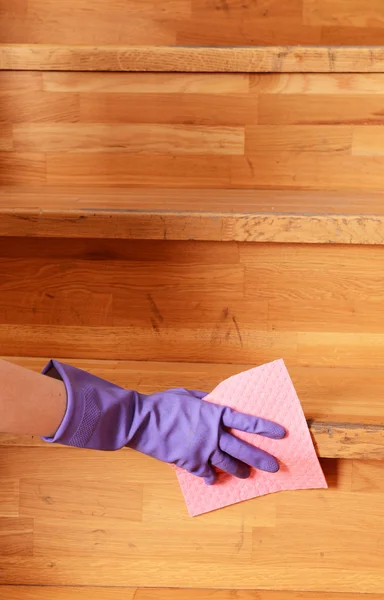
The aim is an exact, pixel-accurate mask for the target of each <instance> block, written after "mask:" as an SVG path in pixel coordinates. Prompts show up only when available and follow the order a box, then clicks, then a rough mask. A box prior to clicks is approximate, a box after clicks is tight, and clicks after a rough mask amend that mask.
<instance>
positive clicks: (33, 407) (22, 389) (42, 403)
mask: <svg viewBox="0 0 384 600" xmlns="http://www.w3.org/2000/svg"><path fill="white" fill-rule="evenodd" d="M66 403H67V394H66V389H65V385H64V383H63V382H62V381H59V380H57V379H53V378H51V377H47V376H46V375H40V374H39V373H35V372H34V371H30V370H29V369H25V368H24V367H20V366H18V365H14V364H12V363H9V362H6V361H4V360H0V431H1V432H3V433H15V434H30V435H40V436H48V437H49V436H52V435H53V434H54V433H55V431H56V430H57V429H58V427H59V425H60V423H61V421H62V420H63V417H64V414H65V409H66Z"/></svg>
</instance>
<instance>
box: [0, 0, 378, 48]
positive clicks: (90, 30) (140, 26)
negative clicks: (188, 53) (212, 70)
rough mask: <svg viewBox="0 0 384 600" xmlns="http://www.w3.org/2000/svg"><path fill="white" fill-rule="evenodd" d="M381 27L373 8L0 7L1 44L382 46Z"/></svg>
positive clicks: (296, 2)
mask: <svg viewBox="0 0 384 600" xmlns="http://www.w3.org/2000/svg"><path fill="white" fill-rule="evenodd" d="M85 17H86V20H85V19H84V18H85ZM383 22H384V12H383V7H382V5H381V3H380V2H379V1H378V0H366V1H365V2H362V0H350V1H349V2H343V1H342V0H337V1H335V2H332V1H330V0H327V1H323V0H322V1H320V0H281V1H280V2H276V0H263V2H257V3H255V2H253V1H251V0H243V1H242V2H239V1H238V0H227V1H226V2H225V3H222V2H219V1H216V0H167V1H165V2H162V3H161V5H159V3H157V2H154V1H153V0H144V1H143V2H139V1H138V0H126V1H125V2H122V1H121V0H111V2H110V3H109V5H108V10H107V8H106V5H105V4H103V3H102V2H100V1H97V2H91V1H90V0H78V1H74V0H71V1H69V2H65V1H64V0H56V1H53V0H49V1H48V0H29V2H27V0H14V1H13V2H12V4H10V3H9V2H7V1H6V0H2V3H1V5H0V24H1V28H0V31H1V33H0V42H2V43H30V44H39V43H40V44H57V40H60V41H61V43H62V44H69V45H78V44H92V45H103V44H128V45H130V44H140V45H147V44H152V45H164V44H167V45H169V44H172V45H174V44H176V45H181V46H185V45H192V46H202V45H206V46H231V45H232V46H236V45H237V46H247V45H250V46H262V45H276V44H277V45H285V44H290V45H306V44H309V45H321V44H335V45H364V44H371V45H381V44H382V42H383Z"/></svg>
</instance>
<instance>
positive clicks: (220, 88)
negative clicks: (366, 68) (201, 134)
mask: <svg viewBox="0 0 384 600" xmlns="http://www.w3.org/2000/svg"><path fill="white" fill-rule="evenodd" d="M9 73H11V74H12V75H13V77H15V76H17V75H19V76H20V75H23V76H24V77H25V76H28V75H36V74H37V75H39V76H40V77H42V81H43V89H44V90H45V91H47V92H60V93H62V92H82V93H88V94H89V93H102V94H160V95H163V94H183V95H184V97H185V96H186V95H188V94H194V95H200V94H214V95H215V97H216V96H223V95H227V94H246V93H247V92H248V90H249V75H248V74H239V73H216V74H215V76H214V77H212V75H211V74H210V73H196V74H192V73H118V72H116V73H113V72H109V73H108V72H107V73H97V72H92V71H88V72H80V73H77V72H65V71H44V72H40V73H38V72H36V71H0V85H3V86H4V87H6V86H5V81H4V83H3V84H2V76H4V75H5V76H6V75H8V74H9ZM370 77H372V76H370ZM376 77H379V78H380V77H381V76H380V75H379V76H377V75H376ZM379 83H380V79H378V80H377V84H376V83H375V80H373V81H372V83H371V87H379ZM17 84H18V81H17V80H16V82H14V81H10V82H9V83H8V86H7V87H8V88H9V89H10V88H13V87H16V86H17ZM19 85H21V84H20V83H19ZM367 85H368V82H367ZM0 89H2V88H0ZM382 90H383V88H382V85H381V92H380V93H382ZM102 99H103V100H104V97H102Z"/></svg>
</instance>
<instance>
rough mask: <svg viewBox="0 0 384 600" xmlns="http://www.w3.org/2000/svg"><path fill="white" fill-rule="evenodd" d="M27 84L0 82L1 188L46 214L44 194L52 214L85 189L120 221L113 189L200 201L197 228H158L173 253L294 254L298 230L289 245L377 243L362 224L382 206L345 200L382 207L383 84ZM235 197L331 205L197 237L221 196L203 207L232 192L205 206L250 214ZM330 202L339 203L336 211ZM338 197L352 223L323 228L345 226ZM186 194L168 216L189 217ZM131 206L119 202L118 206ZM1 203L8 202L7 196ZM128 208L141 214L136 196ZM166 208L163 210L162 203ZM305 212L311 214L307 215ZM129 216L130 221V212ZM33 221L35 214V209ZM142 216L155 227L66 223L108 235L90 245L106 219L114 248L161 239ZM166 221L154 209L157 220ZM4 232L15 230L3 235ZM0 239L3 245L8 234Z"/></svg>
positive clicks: (89, 76)
mask: <svg viewBox="0 0 384 600" xmlns="http://www.w3.org/2000/svg"><path fill="white" fill-rule="evenodd" d="M4 74H5V75H6V76H4ZM15 74H16V75H23V77H21V78H19V77H18V76H15ZM37 75H38V76H40V77H38V78H36V72H34V71H31V72H26V71H24V72H20V73H17V72H13V76H10V75H9V72H5V71H4V72H3V78H1V77H0V88H1V91H0V106H1V115H2V116H1V118H2V123H3V124H4V126H3V127H2V130H1V135H0V144H1V145H2V147H3V148H4V149H3V150H2V151H1V150H0V169H1V173H2V182H1V183H2V185H3V186H9V185H10V186H21V185H28V186H29V185H32V184H33V186H37V185H39V186H40V187H44V186H48V187H50V188H51V189H50V190H47V193H45V192H44V190H39V191H37V190H36V192H37V193H40V194H41V197H42V198H44V202H47V201H48V198H49V195H50V194H51V193H52V194H58V195H59V198H58V199H57V201H56V200H55V199H53V200H52V203H56V202H57V203H60V197H61V198H62V194H70V193H71V191H70V189H68V188H76V190H72V193H73V194H74V195H73V196H72V198H74V197H75V198H76V197H77V194H80V197H79V198H78V199H77V200H76V202H77V203H78V205H79V206H80V207H81V199H82V193H83V192H82V191H80V190H79V189H78V188H85V189H86V194H88V195H89V196H90V195H91V194H92V192H93V191H95V192H96V189H98V191H100V190H104V188H109V189H108V191H107V190H105V192H103V193H106V194H108V195H110V194H112V191H111V188H115V192H116V193H113V194H112V195H111V196H108V198H107V204H108V205H109V203H111V207H112V208H121V207H123V208H124V201H123V200H122V201H121V203H120V204H119V203H118V202H116V201H115V199H114V198H116V197H117V196H118V194H120V195H123V192H122V190H121V188H131V187H135V188H137V187H139V188H147V189H149V188H157V192H156V193H158V194H160V195H159V198H161V199H162V200H164V196H162V195H161V194H162V193H165V192H161V191H159V188H160V189H161V188H168V189H169V188H177V189H180V188H183V190H184V189H185V190H189V189H199V190H200V189H205V192H202V193H204V194H205V195H204V199H205V203H206V206H207V210H206V211H205V210H200V211H199V212H200V214H198V215H193V217H196V218H195V219H192V221H189V222H188V223H189V225H188V227H186V226H185V217H184V214H182V215H174V216H175V219H174V222H173V223H174V224H173V225H171V223H169V222H168V224H167V228H169V230H170V236H172V235H174V236H175V237H177V238H178V239H184V238H188V236H190V237H192V238H195V237H196V236H198V235H199V233H198V232H199V231H200V230H201V236H202V237H203V239H236V240H243V239H251V240H252V239H261V240H265V241H266V240H276V241H295V239H297V238H296V237H295V235H296V232H297V231H302V230H303V228H304V227H305V228H306V229H307V233H306V234H305V237H303V238H302V239H301V240H300V238H299V241H305V242H307V241H309V242H311V241H314V242H323V241H327V240H329V241H331V242H341V243H345V241H347V240H349V239H350V240H351V241H353V240H355V241H356V242H357V243H367V241H368V242H369V240H372V242H373V243H377V242H378V241H379V242H380V241H381V239H382V236H381V230H382V229H383V227H382V224H381V222H380V221H379V222H377V221H375V219H373V218H372V217H373V216H375V215H376V214H378V212H379V213H380V212H382V211H381V209H380V208H379V206H380V203H379V202H378V201H373V199H372V196H370V198H363V197H361V202H360V201H359V200H356V198H358V196H359V194H358V193H357V192H360V193H362V194H372V193H373V192H377V193H382V189H383V184H384V181H383V172H384V171H383V160H384V158H383V150H382V146H383V144H382V141H381V137H382V136H381V125H382V121H383V116H382V113H383V110H382V106H383V98H384V96H383V94H382V89H383V82H384V80H383V74H381V73H377V74H375V73H372V74H367V73H366V74H359V75H357V74H346V73H344V74H338V73H326V74H321V73H320V74H319V73H317V74H316V73H310V74H309V73H308V74H305V73H296V74H295V73H269V74H267V73H264V74H263V73H261V74H257V75H256V74H253V75H252V76H250V75H248V74H246V73H241V74H240V73H238V74H236V73H229V74H227V73H221V74H220V73H213V74H210V73H199V74H194V73H170V74H167V73H123V72H120V73H105V72H103V73H96V72H89V73H84V72H80V73H68V72H46V73H42V72H40V73H37ZM29 76H30V87H31V90H30V91H29V90H28V78H29ZM372 127H373V128H374V129H372ZM38 159H39V160H40V161H41V167H39V166H38V165H37V160H38ZM53 188H56V189H53ZM87 188H91V189H87ZM247 188H248V189H249V188H250V189H252V190H257V191H258V192H259V191H260V190H264V191H267V192H271V193H273V195H274V196H273V197H274V198H277V200H278V198H279V197H278V195H276V192H278V191H285V193H288V191H294V190H297V191H300V192H303V191H307V192H308V191H314V192H315V191H317V192H319V191H322V192H332V194H331V196H330V197H329V199H328V196H327V197H326V198H323V199H322V200H321V201H319V202H315V203H314V202H313V201H312V197H311V196H305V195H302V196H301V198H302V203H303V206H301V207H300V208H299V213H298V214H297V210H296V206H298V201H297V199H295V201H294V202H293V206H289V205H288V204H287V205H286V210H287V212H288V213H291V214H289V215H279V216H278V218H277V219H276V220H275V219H274V218H273V217H274V213H275V212H278V211H279V203H277V206H276V209H277V210H276V211H275V210H274V209H273V207H274V204H270V206H271V207H272V208H271V209H270V210H269V211H267V212H268V213H272V214H268V215H264V217H265V219H266V221H264V220H263V218H262V215H261V214H260V213H258V212H257V210H256V213H255V212H254V211H255V208H253V207H252V205H251V204H248V205H249V206H250V210H251V213H252V214H251V215H246V217H245V218H244V219H243V218H239V216H238V215H236V217H235V218H233V219H229V220H228V219H227V217H226V216H225V218H224V221H223V220H222V216H221V215H213V216H212V217H213V218H211V217H210V222H211V224H210V225H208V223H205V225H207V227H208V229H206V227H205V225H204V226H201V223H200V216H201V214H204V213H205V212H209V210H208V207H210V206H212V205H213V204H215V202H216V200H215V199H216V198H217V197H218V196H219V195H220V193H221V194H222V196H223V195H224V192H215V195H214V197H213V198H212V199H211V198H210V193H209V189H211V190H213V189H220V190H223V189H225V190H229V189H230V190H233V194H234V195H232V196H229V195H227V196H226V197H227V198H228V200H227V201H226V202H227V204H226V203H225V202H223V203H222V204H221V205H218V204H217V205H216V206H218V207H219V210H220V211H223V212H230V213H231V214H232V213H236V210H235V208H236V207H237V206H239V209H238V211H237V212H239V213H240V212H243V210H242V208H241V207H242V206H244V204H245V203H246V202H248V200H247V201H245V200H244V199H243V196H242V193H243V192H242V191H239V190H244V189H247ZM119 189H120V191H118V190H119ZM335 191H339V193H341V194H342V196H343V197H342V198H341V199H337V198H336V196H335V194H334V192H335ZM345 192H348V193H349V194H350V202H351V203H353V204H357V203H358V204H359V205H360V210H359V211H357V210H356V211H355V212H354V214H356V215H358V216H359V217H361V220H360V221H359V220H358V219H347V221H346V222H344V221H342V220H341V219H337V218H336V219H335V220H334V219H333V217H334V216H335V215H334V213H337V212H339V211H340V212H339V214H340V215H344V214H345V212H346V213H347V215H348V214H349V212H350V211H349V210H348V202H346V201H345V195H344V193H345ZM4 193H7V190H5V192H3V194H4ZM30 193H33V190H30ZM189 193H190V194H192V196H188V195H187V193H186V195H185V199H186V202H185V203H184V205H183V203H181V202H180V204H179V206H181V207H182V208H183V209H184V210H185V211H186V212H190V211H192V212H193V211H194V209H195V206H196V202H197V200H196V197H197V196H198V194H195V196H193V193H192V192H189ZM211 193H213V192H211ZM130 194H131V192H130V191H129V190H128V191H127V197H129V195H130ZM225 194H229V192H228V191H226V192H225ZM95 197H96V194H95ZM152 197H153V196H151V198H152ZM10 198H12V202H15V203H18V202H19V200H18V198H17V196H16V194H13V197H12V196H10ZM139 198H140V201H143V202H145V196H141V197H140V196H138V199H139ZM193 198H195V199H193ZM246 198H249V196H248V197H246ZM267 198H268V196H267ZM67 199H69V200H70V196H68V195H67ZM187 199H188V202H187ZM166 200H167V201H168V202H171V201H172V203H173V202H174V200H173V197H172V195H171V194H170V196H169V197H168V198H166ZM87 201H88V200H86V202H87ZM324 202H325V203H326V205H327V206H328V207H329V208H330V210H329V212H330V213H333V215H332V218H330V219H329V220H324V219H318V218H317V217H318V215H319V214H324V212H325V211H322V210H320V209H319V208H318V206H319V205H321V204H322V203H324ZM159 204H160V200H159ZM159 204H158V205H157V206H159ZM265 204H268V199H266V201H265ZM72 205H73V204H72ZM309 205H311V207H313V210H308V209H309ZM90 206H92V204H90ZM128 206H129V208H130V209H131V208H135V206H134V204H133V205H132V204H131V203H130V202H129V203H128ZM147 206H148V204H147ZM199 206H200V207H202V206H203V203H202V202H200V203H199ZM342 206H346V207H347V208H346V209H342ZM13 207H14V205H13V204H11V206H9V207H8V208H13ZM95 207H96V208H99V209H100V208H101V209H105V208H106V204H105V202H104V204H103V203H101V204H100V203H99V202H98V203H97V204H96V206H95ZM339 207H340V208H339ZM39 208H40V209H42V211H44V206H39ZM107 208H108V206H107ZM150 208H151V210H152V211H153V212H155V213H156V214H155V215H154V218H153V220H151V216H150V215H149V214H147V213H143V211H141V214H137V213H135V215H132V217H130V216H127V215H124V211H123V215H122V217H121V218H122V220H121V221H120V220H119V219H120V215H119V216H117V214H114V215H113V214H112V212H111V211H110V213H109V214H108V215H104V214H99V215H95V214H93V215H92V220H90V218H91V215H90V214H89V212H88V213H84V212H83V213H80V214H74V215H73V219H72V221H73V225H74V227H73V231H74V232H76V231H80V230H81V228H85V230H86V222H88V223H90V224H91V223H92V225H90V226H92V227H93V223H94V226H95V235H106V233H101V234H97V233H96V223H97V220H101V222H100V224H99V225H97V227H100V228H101V231H103V222H104V224H105V226H107V225H106V224H107V223H108V220H109V219H111V230H112V231H115V230H116V231H117V233H116V235H125V234H124V233H118V231H120V232H121V231H122V232H126V231H127V230H133V231H138V232H140V231H142V232H145V231H148V229H152V232H153V233H151V234H147V235H155V236H156V237H160V236H161V235H163V231H164V228H163V227H162V226H161V223H160V221H161V214H160V213H159V212H158V211H157V212H156V203H155V204H152V205H151V206H150ZM164 208H165V207H164V205H161V206H160V208H159V210H161V211H164ZM166 208H167V209H168V208H171V206H169V205H167V207H166ZM256 209H257V205H256ZM283 212H284V211H283ZM310 212H312V213H314V214H308V213H310ZM67 216H68V215H67ZM22 217H23V216H22ZM22 217H21V218H22ZM69 217H70V215H69ZM216 217H217V220H216ZM298 217H299V219H298ZM128 218H132V219H134V221H133V222H132V223H131V226H129V222H127V221H125V219H128ZM302 218H304V222H303V221H302ZM123 220H124V223H123ZM19 223H20V220H19ZM65 223H67V225H65ZM61 224H62V226H63V230H64V231H67V232H71V231H72V226H70V224H69V223H68V222H67V221H66V220H64V221H63V220H62V222H61ZM24 225H26V224H25V223H24ZM275 227H276V229H274V228H275ZM15 228H16V230H17V222H16V225H14V227H13V228H12V230H14V229H15ZM210 228H211V231H212V233H209V229H210ZM4 229H5V231H7V229H8V223H5V224H4ZM37 230H38V228H37ZM172 230H174V233H172ZM215 232H216V233H215ZM74 234H75V233H74ZM52 235H56V233H53V234H52ZM69 235H72V234H71V233H69ZM76 235H81V234H80V233H78V234H76ZM83 235H84V234H83ZM110 235H114V234H113V233H111V234H110ZM133 235H134V234H133ZM138 235H139V236H140V235H145V233H144V234H143V233H138ZM183 236H184V238H183ZM210 236H212V237H210ZM215 236H217V237H215ZM220 236H222V237H220ZM230 236H233V238H231V237H230Z"/></svg>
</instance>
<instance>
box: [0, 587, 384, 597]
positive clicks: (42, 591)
mask: <svg viewBox="0 0 384 600" xmlns="http://www.w3.org/2000/svg"><path fill="white" fill-rule="evenodd" d="M2 590H3V592H4V594H6V596H7V598H8V599H9V600H52V598H53V597H54V598H55V600H70V599H71V598H73V599H74V600H233V590H210V589H207V590H200V589H189V590H188V589H180V588H179V589H175V588H158V589H154V588H153V589H150V588H140V589H137V588H126V587H125V588H121V587H120V588H95V587H86V588H84V587H77V588H75V587H69V586H65V587H58V586H55V587H49V586H47V587H40V586H33V587H32V586H16V587H15V586H2ZM236 600H382V598H381V595H380V594H353V593H352V594H349V593H348V594H338V593H336V594H329V593H326V594H322V593H318V592H314V593H313V592H267V591H262V590H254V591H252V590H250V591H244V590H237V591H236Z"/></svg>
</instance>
